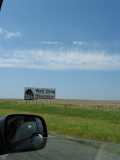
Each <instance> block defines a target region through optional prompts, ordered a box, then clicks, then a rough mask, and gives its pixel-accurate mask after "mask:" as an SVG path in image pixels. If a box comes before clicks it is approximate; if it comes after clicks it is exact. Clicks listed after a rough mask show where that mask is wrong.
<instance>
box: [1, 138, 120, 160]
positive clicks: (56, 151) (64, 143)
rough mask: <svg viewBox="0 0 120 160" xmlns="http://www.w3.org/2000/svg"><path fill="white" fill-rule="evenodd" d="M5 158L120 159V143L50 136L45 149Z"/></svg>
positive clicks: (23, 159) (10, 159) (7, 159)
mask: <svg viewBox="0 0 120 160" xmlns="http://www.w3.org/2000/svg"><path fill="white" fill-rule="evenodd" d="M0 159H5V160H120V145H116V144H104V143H98V142H92V141H85V140H73V139H65V138H63V137H60V136H49V139H48V144H47V146H46V148H45V149H43V150H40V151H36V152H29V153H28V152H27V153H17V154H10V155H8V156H6V157H5V156H2V157H1V158H0Z"/></svg>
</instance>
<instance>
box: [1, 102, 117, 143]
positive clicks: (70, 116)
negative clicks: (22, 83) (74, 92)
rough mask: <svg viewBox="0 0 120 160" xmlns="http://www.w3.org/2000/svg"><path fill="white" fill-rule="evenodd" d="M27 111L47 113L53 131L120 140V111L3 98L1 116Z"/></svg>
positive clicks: (104, 139) (101, 139) (48, 122)
mask: <svg viewBox="0 0 120 160" xmlns="http://www.w3.org/2000/svg"><path fill="white" fill-rule="evenodd" d="M23 112H24V113H37V114H39V115H41V116H43V117H44V118H45V120H46V122H47V125H48V130H49V132H51V133H58V134H62V135H67V136H72V137H79V138H87V139H94V140H100V141H109V142H116V143H120V110H115V109H114V110H113V111H109V110H108V111H105V110H104V109H103V110H102V109H100V110H97V109H95V108H93V107H92V108H86V107H84V106H82V107H80V108H78V107H77V108H74V107H73V106H72V107H71V106H68V105H67V107H66V106H65V105H58V104H43V103H42V104H25V103H23V104H22V103H21V104H20V103H16V101H0V115H5V114H9V113H10V114H11V113H23Z"/></svg>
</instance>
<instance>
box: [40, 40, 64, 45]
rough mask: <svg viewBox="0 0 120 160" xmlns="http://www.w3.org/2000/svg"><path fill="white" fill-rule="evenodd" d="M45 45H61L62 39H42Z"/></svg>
mask: <svg viewBox="0 0 120 160" xmlns="http://www.w3.org/2000/svg"><path fill="white" fill-rule="evenodd" d="M40 43H41V44H43V45H60V44H62V42H60V41H41V42H40Z"/></svg>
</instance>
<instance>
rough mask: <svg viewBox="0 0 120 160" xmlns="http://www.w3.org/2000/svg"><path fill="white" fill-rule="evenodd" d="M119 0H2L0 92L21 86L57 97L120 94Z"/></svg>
mask: <svg viewBox="0 0 120 160" xmlns="http://www.w3.org/2000/svg"><path fill="white" fill-rule="evenodd" d="M119 6H120V2H119V0H114V1H113V0H100V1H98V0H36V1H35V2H34V4H33V0H29V1H28V0H21V1H20V0H16V1H5V2H4V4H3V8H2V12H1V13H0V90H1V92H0V98H23V89H24V87H25V86H32V87H50V88H51V87H53V88H56V90H57V97H58V98H77V99H110V100H112V99H118V100H119V99H120V30H119V28H120V21H119V19H120V10H119Z"/></svg>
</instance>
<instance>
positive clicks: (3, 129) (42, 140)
mask: <svg viewBox="0 0 120 160" xmlns="http://www.w3.org/2000/svg"><path fill="white" fill-rule="evenodd" d="M47 137H48V133H47V125H46V122H45V120H44V119H43V118H42V117H40V116H37V115H27V114H12V115H8V116H5V117H1V118H0V155H3V154H8V153H15V152H26V151H34V150H39V149H43V148H44V147H45V146H46V143H47Z"/></svg>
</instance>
